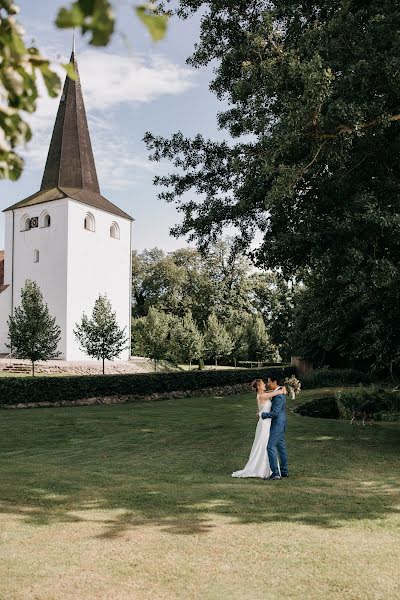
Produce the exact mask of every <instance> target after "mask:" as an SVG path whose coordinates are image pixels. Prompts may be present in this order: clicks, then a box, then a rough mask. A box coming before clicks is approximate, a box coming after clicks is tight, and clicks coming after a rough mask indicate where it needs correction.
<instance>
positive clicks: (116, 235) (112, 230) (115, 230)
mask: <svg viewBox="0 0 400 600" xmlns="http://www.w3.org/2000/svg"><path fill="white" fill-rule="evenodd" d="M110 237H112V238H114V239H115V240H119V227H118V225H117V223H115V222H114V223H111V227H110Z"/></svg>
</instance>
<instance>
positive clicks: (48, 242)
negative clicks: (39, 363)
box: [5, 199, 68, 359]
mask: <svg viewBox="0 0 400 600" xmlns="http://www.w3.org/2000/svg"><path fill="white" fill-rule="evenodd" d="M14 213H15V218H14V286H13V288H14V306H18V305H19V303H20V299H21V296H20V291H21V289H22V288H23V286H24V285H25V282H26V280H27V279H31V280H32V281H36V283H37V284H38V285H39V287H40V289H41V292H42V294H43V298H44V301H45V302H46V303H47V305H48V307H49V311H50V314H51V315H52V316H53V317H55V318H56V321H57V324H58V325H59V327H60V328H61V336H62V337H61V341H60V344H59V348H58V349H59V351H60V352H61V355H60V356H59V358H60V359H63V358H65V357H66V337H67V336H66V326H67V319H66V314H67V308H66V307H67V289H66V283H67V248H68V246H67V239H68V236H67V223H68V200H66V199H65V200H64V199H62V200H57V201H52V202H46V203H43V204H37V205H35V206H27V207H24V208H21V209H16V210H15V211H14ZM45 214H49V215H50V219H51V222H50V226H49V227H43V218H44V215H45ZM25 217H26V218H33V217H37V218H38V219H39V226H38V227H33V228H31V229H28V230H26V231H21V229H23V227H22V225H23V221H24V218H25ZM7 218H8V219H12V213H11V212H10V213H7ZM11 231H12V225H11V226H10V225H9V221H8V222H7V221H6V265H5V266H6V269H5V279H6V278H7V281H6V280H5V283H8V282H11V254H12V249H11V238H12V236H11V235H10V232H11ZM36 251H37V252H38V257H37V256H36V257H35V255H37V252H36ZM37 258H38V260H36V261H35V259H37Z"/></svg>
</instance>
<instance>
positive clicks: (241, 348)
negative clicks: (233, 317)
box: [227, 323, 249, 369]
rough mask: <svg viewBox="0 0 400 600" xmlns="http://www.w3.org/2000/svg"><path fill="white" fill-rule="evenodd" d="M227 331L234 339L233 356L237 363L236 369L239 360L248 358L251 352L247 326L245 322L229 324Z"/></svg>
mask: <svg viewBox="0 0 400 600" xmlns="http://www.w3.org/2000/svg"><path fill="white" fill-rule="evenodd" d="M227 331H228V333H229V335H230V338H231V340H232V352H231V357H232V358H233V362H234V364H235V369H236V366H237V361H238V360H246V359H247V357H248V353H249V342H248V336H247V327H246V324H245V323H242V324H233V323H228V324H227Z"/></svg>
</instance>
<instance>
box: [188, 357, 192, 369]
mask: <svg viewBox="0 0 400 600" xmlns="http://www.w3.org/2000/svg"><path fill="white" fill-rule="evenodd" d="M191 370H192V359H190V360H189V371H191Z"/></svg>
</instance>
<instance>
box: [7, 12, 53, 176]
mask: <svg viewBox="0 0 400 600" xmlns="http://www.w3.org/2000/svg"><path fill="white" fill-rule="evenodd" d="M18 12H19V8H18V6H17V5H16V4H14V3H13V2H12V1H11V0H3V1H2V2H0V96H1V104H0V178H1V179H11V180H16V179H18V178H19V177H20V175H21V172H22V169H23V165H24V161H23V159H22V158H21V156H20V155H19V154H17V152H16V147H17V146H22V145H23V144H25V143H26V142H28V141H29V140H30V139H31V137H32V132H31V128H30V127H29V125H28V123H27V121H26V120H25V115H26V113H32V112H34V111H35V110H36V105H37V99H38V81H37V79H38V75H39V74H40V75H41V76H42V78H43V81H44V83H45V86H46V89H47V92H48V94H49V95H50V96H52V97H54V96H57V94H58V92H59V90H60V80H59V77H58V76H57V74H56V73H54V71H52V70H51V69H50V63H49V61H48V60H47V59H46V58H44V57H43V56H42V55H41V53H40V51H39V50H38V49H37V48H36V47H35V46H33V45H30V46H26V45H25V42H24V39H23V36H24V30H23V29H22V27H21V26H20V25H19V23H18V22H17V21H16V18H15V15H16V14H18Z"/></svg>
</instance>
